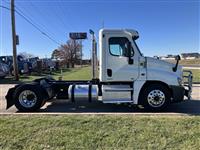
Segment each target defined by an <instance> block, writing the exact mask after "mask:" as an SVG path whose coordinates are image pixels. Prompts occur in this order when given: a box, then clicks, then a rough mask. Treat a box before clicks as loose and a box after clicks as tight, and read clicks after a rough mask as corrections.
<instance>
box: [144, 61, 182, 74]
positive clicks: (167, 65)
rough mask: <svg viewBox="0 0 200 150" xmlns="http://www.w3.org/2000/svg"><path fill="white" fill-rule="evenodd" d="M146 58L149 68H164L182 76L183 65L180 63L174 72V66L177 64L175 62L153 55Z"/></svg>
mask: <svg viewBox="0 0 200 150" xmlns="http://www.w3.org/2000/svg"><path fill="white" fill-rule="evenodd" d="M146 60H147V68H151V69H156V70H162V71H166V72H170V73H174V74H177V75H178V76H182V66H180V65H178V68H177V71H176V72H173V70H172V68H173V67H174V66H175V64H173V63H170V62H167V61H164V60H160V59H156V58H152V57H146Z"/></svg>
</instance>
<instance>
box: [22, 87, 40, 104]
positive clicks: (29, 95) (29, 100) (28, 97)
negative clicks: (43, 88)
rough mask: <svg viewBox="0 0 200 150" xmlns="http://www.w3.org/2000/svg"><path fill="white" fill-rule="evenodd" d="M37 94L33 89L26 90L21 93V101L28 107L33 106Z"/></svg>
mask: <svg viewBox="0 0 200 150" xmlns="http://www.w3.org/2000/svg"><path fill="white" fill-rule="evenodd" d="M36 101H37V96H36V94H35V93H34V92H33V91H31V90H24V91H22V92H21V93H20V95H19V103H20V104H21V105H22V106H23V107H26V108H30V107H33V106H34V105H35V104H36Z"/></svg>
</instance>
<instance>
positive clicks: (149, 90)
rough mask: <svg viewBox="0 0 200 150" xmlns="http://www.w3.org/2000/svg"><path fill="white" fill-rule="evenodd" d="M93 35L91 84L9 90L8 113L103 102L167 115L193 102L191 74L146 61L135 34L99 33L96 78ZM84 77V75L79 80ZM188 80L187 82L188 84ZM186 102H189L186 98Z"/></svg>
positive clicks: (41, 83)
mask: <svg viewBox="0 0 200 150" xmlns="http://www.w3.org/2000/svg"><path fill="white" fill-rule="evenodd" d="M91 35H92V46H93V47H92V74H93V77H92V79H91V80H89V81H85V80H75V81H70V80H68V81H63V80H54V79H53V78H49V77H48V78H41V79H36V80H34V81H33V82H32V83H26V84H19V85H16V86H15V87H14V88H11V89H9V91H8V93H7V95H6V99H7V109H8V108H9V107H11V106H12V105H15V106H16V108H17V109H18V110H19V111H22V112H34V111H37V110H38V109H40V108H41V107H42V106H43V105H44V104H45V102H46V101H48V100H50V99H52V98H55V99H57V100H58V99H68V100H71V101H72V102H76V101H78V100H80V99H81V100H87V101H89V102H92V101H94V100H99V101H101V102H102V103H116V104H120V103H128V104H131V105H138V106H142V107H143V108H145V109H146V110H148V111H149V110H150V111H162V110H163V109H165V108H166V107H167V106H168V105H170V104H171V103H175V102H181V101H183V100H185V99H190V98H191V92H192V73H191V72H190V71H187V72H186V73H187V75H185V76H183V70H182V67H181V66H179V65H178V63H179V60H180V56H177V57H176V64H172V63H169V62H166V61H163V60H159V59H156V58H150V57H144V56H143V55H142V53H141V52H140V50H139V48H138V46H137V44H136V40H137V39H138V38H139V34H138V32H137V31H135V30H132V29H118V30H117V29H101V30H100V31H99V44H98V45H99V66H98V67H99V77H97V75H96V74H97V70H98V69H97V64H98V63H97V55H96V51H97V48H96V45H97V43H96V40H95V36H94V33H93V32H91ZM80 76H81V75H80ZM183 80H187V82H183ZM184 96H186V97H187V98H184Z"/></svg>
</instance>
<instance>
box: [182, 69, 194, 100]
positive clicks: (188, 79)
mask: <svg viewBox="0 0 200 150" xmlns="http://www.w3.org/2000/svg"><path fill="white" fill-rule="evenodd" d="M183 74H184V75H183V81H184V88H185V96H187V97H188V100H190V99H191V98H192V97H191V94H192V78H193V75H192V71H190V70H183Z"/></svg>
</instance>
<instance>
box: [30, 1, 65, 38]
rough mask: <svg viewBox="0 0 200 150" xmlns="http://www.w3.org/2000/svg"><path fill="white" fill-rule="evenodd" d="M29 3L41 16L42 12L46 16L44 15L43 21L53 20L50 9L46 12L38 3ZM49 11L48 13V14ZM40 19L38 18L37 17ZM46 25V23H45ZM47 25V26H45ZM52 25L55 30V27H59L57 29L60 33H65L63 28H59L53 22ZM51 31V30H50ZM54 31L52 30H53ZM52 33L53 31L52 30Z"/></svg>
mask: <svg viewBox="0 0 200 150" xmlns="http://www.w3.org/2000/svg"><path fill="white" fill-rule="evenodd" d="M29 4H30V5H31V6H32V7H34V9H35V10H36V11H34V12H35V13H37V14H38V15H39V16H41V15H42V14H43V15H44V17H43V19H42V22H45V20H46V21H47V22H48V23H49V22H52V20H50V18H51V14H50V13H48V11H46V13H44V10H42V11H41V9H40V8H39V7H38V6H37V5H35V4H34V3H32V2H31V1H29ZM47 13H48V14H47ZM37 20H38V19H37ZM43 26H44V25H43ZM44 27H45V26H44ZM51 27H53V28H51V29H53V30H55V28H56V29H57V31H59V32H60V33H62V34H63V31H62V30H61V28H57V26H56V27H55V26H54V24H52V23H51ZM49 31H50V30H49ZM51 31H52V30H51ZM51 33H53V32H51ZM52 35H54V34H52Z"/></svg>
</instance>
